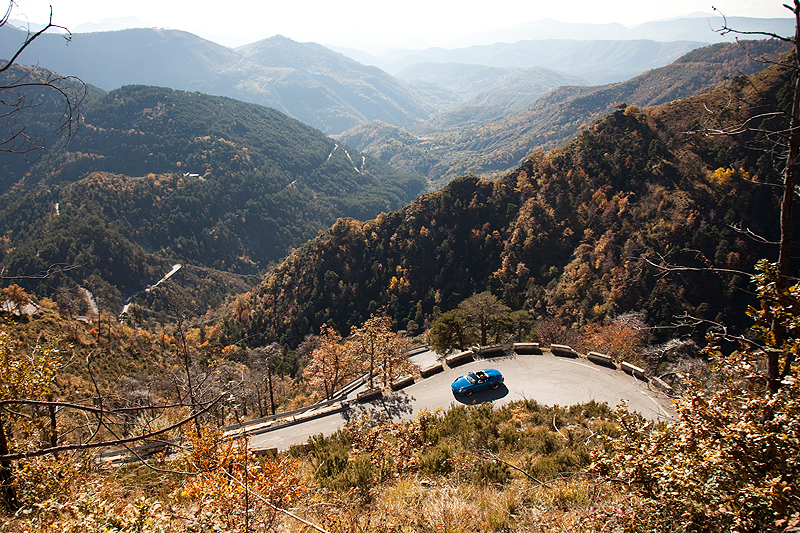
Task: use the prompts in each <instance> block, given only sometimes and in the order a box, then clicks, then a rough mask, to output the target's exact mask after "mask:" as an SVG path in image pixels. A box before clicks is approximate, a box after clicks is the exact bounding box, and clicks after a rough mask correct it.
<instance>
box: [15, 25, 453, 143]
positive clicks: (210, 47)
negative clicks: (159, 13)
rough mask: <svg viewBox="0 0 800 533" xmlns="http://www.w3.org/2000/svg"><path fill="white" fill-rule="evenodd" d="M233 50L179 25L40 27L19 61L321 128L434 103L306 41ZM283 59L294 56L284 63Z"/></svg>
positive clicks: (420, 110)
mask: <svg viewBox="0 0 800 533" xmlns="http://www.w3.org/2000/svg"><path fill="white" fill-rule="evenodd" d="M25 35H26V33H25V32H24V31H22V30H19V29H17V28H13V27H9V26H5V27H2V28H0V47H2V49H4V50H14V49H15V47H17V46H19V44H20V43H21V42H22V40H23V39H24V37H25ZM241 50H242V52H241V53H240V52H238V51H234V50H232V49H231V48H228V47H225V46H221V45H218V44H216V43H213V42H211V41H208V40H205V39H202V38H200V37H198V36H196V35H193V34H191V33H188V32H184V31H178V30H164V29H155V28H138V29H128V30H121V31H111V32H96V33H76V34H73V36H72V40H71V42H70V43H69V44H68V45H67V44H66V43H65V42H64V38H63V36H62V35H59V34H44V35H42V36H41V37H40V38H39V39H37V41H36V46H32V47H29V48H28V49H27V50H25V52H23V54H22V55H21V56H20V63H21V64H27V65H35V66H39V67H41V68H45V69H49V70H53V71H56V72H66V73H69V74H70V75H73V76H77V77H79V78H81V79H82V80H84V81H85V82H87V83H91V84H92V85H96V86H98V87H100V88H102V89H105V90H111V89H116V88H118V87H122V86H124V85H132V84H145V85H153V86H162V87H169V88H172V89H180V90H188V91H200V92H204V93H207V94H215V95H221V96H229V97H231V98H236V99H238V100H242V101H247V102H251V103H257V104H260V105H265V106H268V107H272V108H275V109H277V110H279V111H282V112H284V113H287V114H289V115H291V116H293V117H295V118H298V119H300V120H303V121H304V122H306V123H307V124H309V125H311V126H313V127H315V128H317V129H320V130H322V131H324V132H326V133H338V132H340V131H343V130H345V129H347V128H349V127H352V126H354V125H356V124H359V123H361V122H364V121H366V120H386V121H390V122H392V123H395V124H398V125H410V124H412V123H414V122H417V121H419V120H422V119H426V118H427V117H428V116H430V114H431V113H433V112H435V111H436V110H437V109H436V108H434V107H433V106H431V105H430V104H428V103H427V102H426V101H425V99H424V98H423V97H422V96H421V95H420V94H419V93H418V92H417V91H416V90H414V89H413V88H411V87H409V86H407V85H406V84H404V83H402V82H400V81H398V80H396V79H394V78H393V77H391V76H390V75H388V74H386V73H385V72H382V71H380V70H378V69H376V68H375V67H367V66H364V65H361V64H359V63H357V62H356V61H354V60H352V59H350V58H347V57H345V56H344V55H342V54H339V53H337V52H334V51H332V50H329V49H327V48H325V47H322V46H320V45H316V44H314V43H305V44H304V43H297V42H295V41H292V40H290V39H286V38H285V37H280V36H276V37H272V38H270V39H265V40H263V41H260V42H259V43H253V44H252V45H248V46H247V47H243V48H242V49H241ZM259 58H261V59H265V60H268V61H270V63H260V62H259ZM287 58H294V63H293V64H292V65H291V66H289V65H288V64H287V63H286V59H287Z"/></svg>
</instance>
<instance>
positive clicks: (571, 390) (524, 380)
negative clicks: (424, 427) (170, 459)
mask: <svg viewBox="0 0 800 533" xmlns="http://www.w3.org/2000/svg"><path fill="white" fill-rule="evenodd" d="M411 360H412V362H413V363H414V364H416V365H417V366H418V367H419V368H427V367H429V366H430V365H432V364H435V363H436V362H437V355H436V354H435V353H434V352H424V353H422V354H418V355H415V356H413V357H412V358H411ZM482 368H495V369H497V370H499V371H500V372H502V373H503V376H504V377H505V386H501V387H500V388H499V389H497V390H487V391H483V392H479V393H475V394H473V395H472V396H471V397H457V396H455V395H453V393H452V391H451V389H450V383H451V382H452V381H453V380H454V379H456V378H457V377H458V376H460V375H462V374H465V373H467V372H468V371H470V370H479V369H482ZM362 390H363V388H361V389H356V390H355V391H353V392H352V393H350V394H349V395H348V396H347V397H346V398H344V399H343V401H342V403H340V404H335V405H333V406H328V407H326V409H325V410H320V411H319V412H314V411H311V412H308V413H305V414H303V415H302V418H297V419H292V418H290V419H288V420H285V421H284V424H283V425H282V426H280V427H273V428H261V429H254V430H253V431H252V432H250V431H248V435H249V436H250V446H251V448H252V449H254V450H263V449H268V448H277V449H279V450H286V449H288V448H289V447H290V446H291V445H292V444H300V443H303V442H306V441H307V440H308V438H309V437H310V436H312V435H317V434H323V435H330V434H331V433H333V432H335V431H336V430H338V429H340V428H342V427H344V426H345V425H346V424H347V423H348V422H349V421H351V420H355V419H357V418H359V417H362V416H367V417H370V418H373V419H375V418H377V417H382V416H385V417H387V418H389V419H390V420H392V421H402V420H409V419H412V418H415V417H416V416H417V415H418V414H419V412H420V411H422V410H423V409H427V410H430V411H434V410H436V409H447V408H449V407H451V406H453V405H458V404H475V403H483V402H492V403H494V404H495V405H502V404H505V403H508V402H511V401H515V400H524V399H528V400H535V401H537V402H539V403H541V404H544V405H549V406H556V405H559V406H569V405H575V404H580V403H585V402H588V401H590V400H595V401H598V402H601V403H602V402H605V403H607V404H608V405H610V406H612V407H615V406H617V405H620V404H622V403H624V404H626V405H627V408H628V409H629V410H630V411H635V412H638V413H640V414H641V415H642V416H644V417H645V418H647V419H650V420H665V421H669V420H672V419H674V414H675V413H674V409H673V402H672V400H671V399H669V398H668V397H667V396H666V395H664V394H663V393H662V392H661V391H659V390H658V389H656V388H655V387H653V386H652V385H651V384H650V383H649V382H646V381H642V380H639V379H637V378H635V377H633V376H631V375H629V374H626V373H625V372H622V371H621V370H613V369H610V368H606V367H603V366H598V365H596V364H594V363H592V362H590V361H588V360H586V359H583V358H578V359H573V358H565V357H556V356H554V355H552V353H550V352H547V351H546V352H544V353H543V354H541V355H516V354H513V355H505V356H501V357H495V358H490V359H479V360H476V361H472V362H468V363H466V364H463V365H459V366H456V367H455V368H449V367H448V366H447V365H444V366H443V370H442V372H439V373H437V374H434V375H432V376H430V377H428V378H425V379H421V378H417V380H416V382H415V383H414V384H413V385H410V386H408V387H406V388H404V389H402V390H399V391H395V392H392V391H388V390H387V391H384V392H383V397H382V398H379V399H377V400H374V401H372V402H367V403H363V404H362V403H358V402H357V401H356V400H355V398H356V395H357V394H358V392H360V391H362Z"/></svg>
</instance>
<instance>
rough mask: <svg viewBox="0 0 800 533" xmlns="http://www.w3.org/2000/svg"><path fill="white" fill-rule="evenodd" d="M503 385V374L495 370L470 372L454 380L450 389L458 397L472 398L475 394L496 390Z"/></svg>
mask: <svg viewBox="0 0 800 533" xmlns="http://www.w3.org/2000/svg"><path fill="white" fill-rule="evenodd" d="M502 383H503V374H501V373H500V372H499V371H497V370H495V369H494V368H486V369H484V370H477V371H475V372H469V373H467V374H464V375H463V376H460V377H458V378H456V379H455V380H453V383H451V384H450V388H452V389H453V394H456V395H458V396H471V395H472V393H474V392H479V391H482V390H486V389H490V388H491V389H496V388H497V387H499V386H500V385H501V384H502Z"/></svg>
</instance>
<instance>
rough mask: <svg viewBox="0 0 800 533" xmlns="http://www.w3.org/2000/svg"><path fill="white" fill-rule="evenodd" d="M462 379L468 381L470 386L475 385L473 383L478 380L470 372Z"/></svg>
mask: <svg viewBox="0 0 800 533" xmlns="http://www.w3.org/2000/svg"><path fill="white" fill-rule="evenodd" d="M464 377H465V378H466V379H467V381H469V382H470V383H472V384H475V383H477V382H478V379H477V378H476V377H475V374H473V373H472V372H470V373H469V374H467V375H466V376H464Z"/></svg>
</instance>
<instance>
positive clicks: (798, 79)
mask: <svg viewBox="0 0 800 533" xmlns="http://www.w3.org/2000/svg"><path fill="white" fill-rule="evenodd" d="M793 11H794V15H795V36H794V48H795V49H794V71H795V86H794V100H793V102H792V116H791V119H790V122H789V146H788V152H787V155H786V168H785V170H784V174H783V200H782V201H781V243H780V252H779V255H778V273H779V274H780V277H779V278H778V290H779V292H783V291H784V290H785V289H786V287H787V286H788V275H789V262H790V259H791V254H792V203H793V200H794V194H795V191H794V186H795V178H796V176H797V163H798V161H797V158H798V153H800V1H798V0H795V1H794V9H793ZM771 331H772V335H773V338H774V340H775V348H776V349H775V350H773V351H771V352H770V353H769V354H768V355H767V373H768V378H769V390H770V392H772V393H775V392H777V391H778V390H779V389H780V387H781V381H782V379H783V371H782V370H781V359H780V357H781V352H782V351H783V350H782V344H783V338H784V334H785V328H784V327H783V326H782V325H781V324H779V323H778V321H777V320H773V322H772V327H771ZM789 364H790V363H789Z"/></svg>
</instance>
